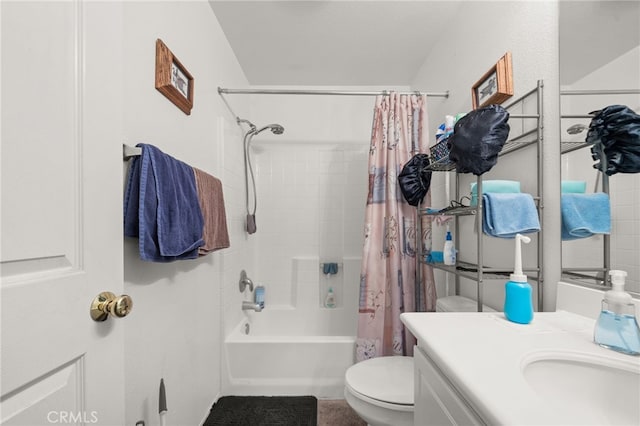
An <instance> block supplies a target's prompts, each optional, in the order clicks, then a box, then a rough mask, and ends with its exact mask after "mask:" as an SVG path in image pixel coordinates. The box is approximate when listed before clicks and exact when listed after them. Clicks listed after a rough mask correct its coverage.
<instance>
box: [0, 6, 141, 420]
mask: <svg viewBox="0 0 640 426" xmlns="http://www.w3.org/2000/svg"><path fill="white" fill-rule="evenodd" d="M119 3H120V2H92V1H86V2H84V1H82V0H73V1H69V0H65V1H58V2H50V1H42V2H32V1H23V0H20V1H6V0H2V1H1V3H0V18H1V37H2V39H1V41H2V45H1V46H2V47H1V53H2V62H1V66H2V68H1V72H2V79H1V82H2V83H1V86H0V91H1V95H2V106H1V117H2V127H1V134H2V151H1V156H2V158H1V159H2V169H1V172H2V175H1V176H2V177H1V188H2V192H1V203H2V204H1V212H2V216H1V228H0V232H1V236H2V245H1V252H0V258H1V262H2V264H1V266H2V281H1V284H0V286H1V299H2V300H1V311H0V313H1V321H2V323H1V334H0V339H1V352H0V356H1V364H0V367H1V372H0V385H1V397H0V409H1V412H0V415H1V417H2V419H1V421H0V422H1V423H2V424H3V425H4V424H6V425H13V424H22V425H51V424H65V425H66V424H99V425H123V424H124V368H123V364H124V363H123V332H124V327H125V324H126V322H127V318H121V319H114V318H109V319H108V320H106V321H104V322H95V321H93V320H92V319H91V318H90V315H89V307H90V304H91V301H92V299H93V298H94V297H95V296H96V295H98V294H99V293H100V292H102V291H110V292H113V293H116V294H118V295H119V294H121V293H122V288H123V265H122V263H123V260H122V229H121V228H122V164H123V163H122V157H121V156H122V96H123V94H122V89H121V87H122V79H123V78H124V74H123V64H122V46H123V45H122V10H121V8H122V6H121V5H119ZM133 314H135V311H134V312H133V313H132V315H133Z"/></svg>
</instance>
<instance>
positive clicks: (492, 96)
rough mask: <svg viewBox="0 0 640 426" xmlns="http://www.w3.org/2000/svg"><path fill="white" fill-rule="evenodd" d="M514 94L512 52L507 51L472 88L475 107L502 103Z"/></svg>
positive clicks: (472, 99)
mask: <svg viewBox="0 0 640 426" xmlns="http://www.w3.org/2000/svg"><path fill="white" fill-rule="evenodd" d="M511 96H513V70H512V68H511V52H507V53H505V55H504V56H503V57H502V58H500V60H499V61H498V62H497V63H496V64H495V65H494V66H492V67H491V69H490V70H489V71H487V72H486V73H485V74H484V75H483V76H482V77H480V80H478V81H477V82H476V84H474V85H473V87H472V88H471V101H472V105H473V109H478V108H480V107H483V106H485V105H490V104H501V103H502V102H504V101H506V100H507V99H509V98H510V97H511Z"/></svg>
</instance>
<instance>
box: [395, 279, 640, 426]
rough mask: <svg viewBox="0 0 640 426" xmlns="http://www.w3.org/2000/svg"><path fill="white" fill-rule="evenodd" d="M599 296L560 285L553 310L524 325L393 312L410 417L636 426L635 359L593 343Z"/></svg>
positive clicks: (639, 411) (490, 316)
mask: <svg viewBox="0 0 640 426" xmlns="http://www.w3.org/2000/svg"><path fill="white" fill-rule="evenodd" d="M601 299H602V292H600V291H597V290H591V289H586V288H584V287H579V286H574V285H572V284H564V283H561V284H560V285H559V287H558V311H556V312H542V313H536V314H535V316H534V319H533V321H532V323H531V324H528V325H521V324H516V323H512V322H509V321H507V320H506V319H505V317H504V314H503V313H501V312H497V313H495V312H494V313H475V312H469V313H405V314H402V316H401V319H402V322H403V323H404V324H405V325H406V326H407V327H408V328H409V330H411V332H412V334H413V335H414V336H415V337H416V338H417V339H418V346H417V347H416V348H415V350H414V370H415V373H414V375H415V412H414V424H415V425H420V426H424V425H430V424H433V425H436V424H437V425H445V424H489V425H498V424H502V425H516V424H517V425H539V426H541V425H572V424H573V425H589V424H591V425H606V424H618V425H622V424H634V425H636V424H640V357H633V356H629V355H624V354H620V353H617V352H614V351H611V350H608V349H604V348H601V347H600V346H598V345H596V344H594V343H593V327H594V325H595V318H596V317H597V315H598V314H599V312H600V300H601ZM636 304H637V305H640V303H638V301H637V300H636ZM573 305H576V306H573ZM574 308H575V309H574ZM587 312H589V313H587ZM585 315H586V316H585Z"/></svg>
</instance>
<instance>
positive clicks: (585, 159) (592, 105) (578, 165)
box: [561, 46, 640, 292]
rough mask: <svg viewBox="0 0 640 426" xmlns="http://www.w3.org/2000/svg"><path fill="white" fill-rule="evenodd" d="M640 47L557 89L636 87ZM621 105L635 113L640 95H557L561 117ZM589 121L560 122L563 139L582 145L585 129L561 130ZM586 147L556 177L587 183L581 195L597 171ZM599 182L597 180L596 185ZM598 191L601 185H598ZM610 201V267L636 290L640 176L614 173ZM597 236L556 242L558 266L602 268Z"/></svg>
mask: <svg viewBox="0 0 640 426" xmlns="http://www.w3.org/2000/svg"><path fill="white" fill-rule="evenodd" d="M638 64H640V46H639V47H636V48H634V49H631V50H629V51H628V52H626V53H625V54H623V55H621V56H620V57H618V58H616V59H615V60H613V61H611V62H610V63H608V64H605V65H604V66H602V67H601V68H599V69H597V70H596V71H594V72H592V73H590V74H589V75H587V76H585V77H584V78H582V79H580V80H578V81H576V82H575V83H573V84H572V85H571V86H565V87H562V89H563V90H589V89H590V90H596V89H597V90H612V89H638V88H640V68H639V66H638ZM613 104H620V105H627V106H628V107H630V108H631V109H633V110H635V111H636V112H639V111H640V95H637V94H635V95H588V96H586V95H580V96H575V95H565V96H562V103H561V108H562V114H563V115H569V114H573V115H582V114H588V113H589V112H591V111H595V110H598V109H600V108H603V107H605V106H607V105H613ZM589 122H590V119H573V118H572V119H563V120H562V123H561V128H562V139H563V140H564V141H581V142H584V140H585V137H586V131H585V132H583V133H580V134H578V135H568V134H567V133H566V128H567V127H569V126H571V125H573V124H575V123H583V124H585V125H587V126H588V125H589ZM594 163H595V161H594V160H592V158H591V151H590V149H589V147H587V148H583V149H581V150H577V151H573V152H571V153H568V154H565V155H563V156H562V178H563V179H566V180H583V181H586V182H587V192H592V191H593V190H594V187H595V181H596V176H597V174H598V172H597V171H596V170H595V169H594V168H593V164H594ZM600 182H602V181H600ZM598 190H599V191H601V190H602V186H599V189H598ZM609 190H610V200H611V222H612V223H611V251H610V253H611V269H622V270H625V271H627V272H628V274H629V275H628V277H627V289H628V290H630V291H635V292H640V264H639V262H638V253H639V252H640V211H639V210H638V208H637V206H638V205H640V174H625V173H617V174H615V175H613V176H610V177H609ZM602 240H603V238H602V237H601V236H594V237H592V238H589V239H581V240H575V241H566V242H563V243H562V263H563V266H564V267H580V266H582V267H585V266H586V267H589V266H594V265H600V266H601V265H602V262H603V249H602V244H603V243H602Z"/></svg>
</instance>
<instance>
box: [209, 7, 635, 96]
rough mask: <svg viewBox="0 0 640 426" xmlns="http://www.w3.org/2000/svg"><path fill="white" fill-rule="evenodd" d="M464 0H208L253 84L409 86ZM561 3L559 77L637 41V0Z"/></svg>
mask: <svg viewBox="0 0 640 426" xmlns="http://www.w3.org/2000/svg"><path fill="white" fill-rule="evenodd" d="M469 1H472V0H448V1H442V0H413V1H401V0H393V1H380V0H377V1H367V0H329V1H321V0H307V1H301V0H285V1H271V0H257V1H244V0H209V3H210V5H211V8H212V9H213V11H214V13H215V15H216V16H217V18H218V21H219V22H220V25H221V27H222V30H223V31H224V33H225V35H226V37H227V39H228V41H229V43H230V44H231V47H232V48H233V50H234V52H235V54H236V56H237V58H238V61H239V62H240V65H241V66H242V69H243V70H244V72H245V74H246V76H247V79H248V80H249V83H250V84H252V85H327V86H351V85H359V86H409V85H411V83H412V81H413V79H414V77H415V76H416V73H417V72H418V70H419V68H420V66H421V65H422V64H423V63H424V60H425V58H426V57H427V56H428V54H429V52H430V51H431V49H432V48H433V46H434V43H441V42H443V40H446V33H447V31H451V28H450V27H449V21H454V20H453V19H452V17H454V16H455V14H456V13H457V12H458V11H459V10H460V8H462V7H464V5H465V3H467V2H469ZM513 1H515V0H513ZM519 1H521V0H519ZM486 3H487V7H488V8H489V7H499V6H500V3H501V2H499V1H498V2H495V1H493V2H486ZM559 11H560V41H559V42H560V53H561V60H560V66H561V83H562V84H570V83H572V82H573V81H575V80H577V79H579V78H581V77H582V76H584V75H585V74H587V73H589V72H591V71H593V70H595V69H596V68H598V67H599V66H600V65H602V64H604V63H606V62H608V61H610V60H611V59H613V58H616V57H618V56H620V55H621V54H622V53H624V52H627V51H628V50H630V49H632V48H633V47H635V46H638V45H639V44H640V1H638V0H634V1H610V0H602V1H591V0H589V1H586V0H585V1H565V0H562V1H559ZM488 13H491V12H488ZM454 22H455V21H454ZM454 30H456V31H461V30H464V29H460V28H458V29H454ZM443 59H444V58H443Z"/></svg>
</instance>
